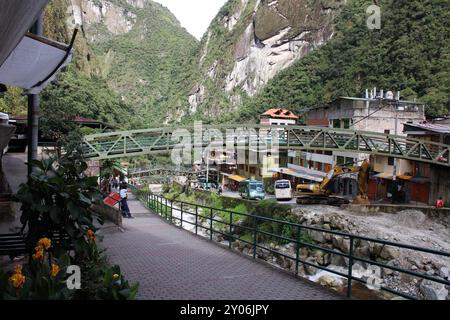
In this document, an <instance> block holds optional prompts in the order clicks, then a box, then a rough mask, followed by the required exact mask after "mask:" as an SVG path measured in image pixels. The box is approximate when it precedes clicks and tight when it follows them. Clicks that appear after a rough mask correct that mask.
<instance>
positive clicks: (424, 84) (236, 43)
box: [0, 0, 450, 128]
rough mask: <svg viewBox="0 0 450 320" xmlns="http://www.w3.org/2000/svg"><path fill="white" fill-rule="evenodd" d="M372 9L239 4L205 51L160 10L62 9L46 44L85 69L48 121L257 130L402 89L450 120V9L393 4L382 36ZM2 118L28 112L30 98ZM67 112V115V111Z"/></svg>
mask: <svg viewBox="0 0 450 320" xmlns="http://www.w3.org/2000/svg"><path fill="white" fill-rule="evenodd" d="M373 3H374V2H373V1H369V0H346V1H344V0H318V1H311V0H229V1H228V2H227V3H226V4H225V5H224V6H223V7H222V8H221V10H220V11H219V12H218V14H217V16H216V17H215V18H214V19H213V21H212V23H211V25H210V27H209V28H208V30H207V32H206V33H205V35H204V37H203V39H202V40H201V42H198V41H197V40H196V39H195V38H194V37H193V36H191V35H190V34H189V33H188V32H187V31H186V30H185V29H183V28H182V27H181V26H180V24H179V22H178V21H177V20H176V18H175V17H174V16H173V14H171V13H170V11H169V10H168V9H166V8H165V7H163V6H162V5H160V4H157V3H155V2H153V1H150V0H70V1H69V0H52V1H51V2H50V5H49V6H47V8H46V12H45V34H46V35H47V36H49V37H51V38H53V39H57V40H59V41H62V42H66V43H67V42H69V40H70V35H71V29H70V28H68V27H67V20H68V18H70V19H71V20H73V22H75V23H78V24H80V25H81V31H82V32H81V33H80V35H79V37H78V39H77V41H76V43H75V58H74V61H73V62H72V64H71V65H70V67H69V68H68V70H67V71H66V72H65V73H63V74H62V75H61V76H60V77H59V80H58V82H56V83H55V84H54V85H52V86H50V87H49V88H48V89H46V90H45V92H44V93H43V94H42V109H43V112H42V113H43V116H44V117H45V116H48V117H50V116H54V115H58V116H59V115H61V116H62V115H64V116H67V117H68V116H69V115H72V114H76V115H80V116H84V117H92V118H96V119H99V120H103V121H107V122H111V123H115V124H117V125H118V126H119V127H121V128H143V127H152V126H161V125H164V124H169V123H191V122H192V121H193V120H199V119H201V120H203V121H205V122H247V121H257V119H258V117H259V114H260V113H261V112H262V111H264V110H265V109H267V108H270V107H286V108H290V109H292V110H293V111H295V112H297V113H300V114H301V113H302V112H303V111H304V110H307V109H308V108H312V107H316V106H319V105H323V104H325V103H328V102H330V101H332V100H333V99H335V98H337V97H339V96H344V95H351V96H361V95H362V93H363V92H364V91H365V89H366V88H372V87H377V88H383V89H385V90H400V91H401V92H402V96H403V98H405V99H418V100H421V101H423V102H425V103H427V105H428V109H427V113H428V115H429V116H435V115H443V114H446V113H448V111H449V109H450V102H449V101H450V42H449V41H448V39H450V29H449V28H448V21H450V19H449V18H450V3H449V2H448V1H446V0H427V1H420V0H396V1H394V0H382V1H377V3H378V4H379V5H380V7H381V29H379V30H377V29H375V30H370V29H369V28H368V27H367V24H366V21H367V18H368V14H367V13H366V9H367V8H368V6H369V5H372V4H373ZM0 109H1V110H7V111H10V112H13V113H14V110H18V111H19V112H24V111H25V110H26V101H25V99H24V98H23V97H21V96H20V90H14V89H11V90H9V92H8V94H7V96H6V98H5V99H0ZM55 110H60V112H55Z"/></svg>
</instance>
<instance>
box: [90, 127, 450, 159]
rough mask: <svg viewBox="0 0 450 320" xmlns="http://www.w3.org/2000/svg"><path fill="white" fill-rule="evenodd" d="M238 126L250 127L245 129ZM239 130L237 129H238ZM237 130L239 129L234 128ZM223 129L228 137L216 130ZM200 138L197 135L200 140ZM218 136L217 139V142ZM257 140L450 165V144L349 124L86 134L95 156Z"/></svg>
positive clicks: (264, 144)
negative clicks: (188, 141) (189, 139)
mask: <svg viewBox="0 0 450 320" xmlns="http://www.w3.org/2000/svg"><path fill="white" fill-rule="evenodd" d="M237 128H242V129H245V130H243V133H239V132H237V131H239V130H237ZM179 129H183V130H185V133H186V134H190V135H191V136H193V137H196V136H197V135H198V140H199V141H198V143H197V142H196V143H195V145H194V146H188V145H185V144H182V143H181V142H182V141H181V138H180V137H177V135H176V134H174V133H176V132H177V130H179ZM234 130H237V131H236V132H234ZM230 131H233V132H234V133H230ZM214 132H216V133H219V132H220V133H221V134H222V141H219V140H218V141H216V140H215V138H214V137H215V134H214ZM194 140H196V139H194ZM213 140H214V143H213V142H212V141H213ZM251 140H255V141H257V142H258V145H259V146H260V147H262V148H263V149H267V150H271V149H272V148H274V149H275V150H301V151H305V150H322V151H339V152H351V153H355V152H357V153H365V154H372V155H380V156H389V157H395V158H398V159H406V160H413V161H419V162H425V163H433V164H437V165H442V166H447V167H450V145H447V144H441V143H436V142H432V141H428V140H423V139H413V138H408V137H404V136H396V135H389V134H384V133H377V132H364V131H355V130H347V129H331V128H321V127H307V126H264V125H232V124H230V125H220V126H219V125H216V126H203V127H202V128H201V130H199V132H196V127H182V128H180V127H164V128H154V129H147V130H134V131H121V132H111V133H103V134H94V135H87V136H85V137H84V138H83V144H82V150H83V155H84V157H85V158H90V159H93V160H103V159H113V158H121V157H131V156H139V155H147V154H159V153H170V152H171V151H172V150H181V149H183V148H184V147H189V148H190V147H208V146H211V147H215V148H219V149H220V148H224V150H226V148H227V147H228V145H229V144H231V145H234V146H235V147H247V148H250V144H251V143H250V141H251Z"/></svg>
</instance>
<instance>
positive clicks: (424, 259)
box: [218, 206, 450, 300]
mask: <svg viewBox="0 0 450 320" xmlns="http://www.w3.org/2000/svg"><path fill="white" fill-rule="evenodd" d="M293 213H295V215H297V216H298V217H299V221H300V222H301V223H302V224H304V225H307V226H313V227H317V228H322V229H325V230H332V231H340V232H346V233H351V234H355V235H359V236H363V237H364V236H367V237H370V238H375V239H380V240H385V241H390V242H394V243H404V244H408V245H413V246H418V247H423V248H429V249H434V250H438V251H446V252H449V251H450V233H449V230H448V229H447V228H446V227H445V226H444V225H442V224H440V223H439V222H437V221H433V220H431V219H429V218H427V217H426V216H425V215H424V214H423V213H421V212H420V211H414V210H408V211H404V212H399V213H398V214H383V213H377V214H371V215H367V214H364V215H363V214H358V213H355V212H348V211H345V210H341V209H339V208H334V207H327V206H308V207H302V208H295V209H293ZM309 239H310V240H309V241H310V243H311V244H314V245H317V246H320V247H321V248H325V249H329V250H333V251H335V252H337V253H341V254H348V253H349V248H350V240H349V239H348V238H345V237H342V236H339V235H334V234H329V233H325V232H316V231H310V232H309ZM218 240H219V241H220V240H221V239H218ZM260 245H262V246H264V247H267V248H270V249H272V250H275V251H278V252H281V253H283V254H284V255H286V256H289V257H292V258H293V259H289V258H287V257H283V256H282V255H278V254H274V253H272V252H270V251H268V250H263V249H260V248H258V249H257V257H258V258H259V259H262V260H264V261H267V262H269V263H271V264H273V265H275V266H277V267H280V268H283V269H285V270H289V271H290V272H293V273H295V272H296V265H295V257H296V251H297V248H296V245H295V244H293V243H291V244H287V245H284V246H280V245H276V244H274V243H265V244H260ZM233 248H235V249H236V250H238V251H240V252H242V253H243V254H248V255H253V248H252V246H251V245H249V244H246V243H244V242H242V241H236V242H234V243H233ZM299 253H300V258H301V260H302V261H305V262H307V263H310V264H311V265H318V266H322V267H326V268H328V269H331V270H333V271H336V272H339V273H341V274H343V275H346V274H347V273H348V267H349V259H348V258H346V257H345V256H342V255H339V254H330V253H327V252H324V251H321V250H316V249H310V248H305V247H301V248H300V250H299ZM354 254H355V256H356V257H358V258H361V259H365V260H369V261H374V262H378V263H384V264H387V265H388V266H391V267H394V268H401V269H405V270H409V271H412V272H417V273H419V274H424V275H427V276H431V277H435V278H438V279H442V280H447V281H450V259H449V258H445V257H441V256H437V255H433V254H428V253H420V252H417V251H412V250H409V249H403V248H397V247H394V246H388V245H383V244H379V243H375V242H369V241H365V240H355V248H354ZM298 272H299V275H300V276H303V277H305V278H308V279H310V280H312V281H315V282H318V283H320V284H322V285H324V286H327V287H329V288H331V289H333V290H336V291H339V292H345V290H346V287H347V279H346V278H345V277H342V276H339V275H336V274H334V273H331V272H326V271H323V270H320V269H319V268H314V267H312V266H310V265H306V264H300V266H299V270H298ZM353 276H354V277H356V278H358V279H360V280H361V284H362V285H358V286H355V287H356V288H359V289H358V290H357V291H358V292H357V293H356V294H355V297H358V294H359V296H361V297H371V298H381V299H397V298H398V296H395V295H393V294H390V293H388V292H386V291H384V290H383V291H380V290H378V289H377V288H379V287H380V286H382V287H386V288H389V289H391V290H395V291H397V292H401V293H403V294H407V295H410V296H414V297H416V298H419V299H427V300H446V299H449V295H448V290H449V287H448V286H445V285H443V284H439V283H437V282H433V281H430V280H423V279H421V278H419V277H416V276H412V275H408V274H405V273H401V272H399V271H396V270H392V269H389V268H386V267H385V268H377V267H376V266H375V265H373V264H368V263H366V262H359V261H358V262H355V263H354V264H353ZM354 283H357V281H354Z"/></svg>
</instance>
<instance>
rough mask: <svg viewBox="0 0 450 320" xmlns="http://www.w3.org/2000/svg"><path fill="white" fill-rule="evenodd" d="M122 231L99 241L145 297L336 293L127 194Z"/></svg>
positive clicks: (323, 296) (325, 296)
mask: <svg viewBox="0 0 450 320" xmlns="http://www.w3.org/2000/svg"><path fill="white" fill-rule="evenodd" d="M129 206H130V209H131V212H132V214H134V215H135V216H136V219H134V220H128V219H125V221H124V229H125V230H124V232H120V231H117V229H111V228H108V229H105V230H103V233H104V234H105V238H104V242H103V246H104V247H105V248H107V254H108V256H109V258H110V261H111V262H112V263H115V264H119V265H120V266H121V268H122V271H123V273H124V275H125V276H126V278H127V279H128V280H130V282H132V283H134V282H139V283H140V287H139V294H138V299H146V300H216V299H217V300H335V299H343V298H342V297H341V296H339V295H337V294H335V293H333V292H331V291H329V290H327V289H325V288H322V287H320V286H319V285H317V284H314V283H311V282H309V281H306V280H302V279H298V278H295V277H293V276H291V275H289V274H287V273H285V272H282V271H278V270H275V269H274V268H272V267H270V266H267V265H264V264H262V263H259V262H256V261H253V260H251V259H248V258H246V257H244V256H241V255H239V254H237V253H234V252H232V251H230V250H228V249H226V248H223V247H221V246H219V245H216V244H214V243H211V242H209V241H207V240H204V239H202V238H199V237H197V236H195V235H194V234H191V233H189V232H188V231H185V230H181V229H178V228H176V227H174V226H172V225H169V224H167V223H165V222H164V221H162V220H161V219H160V218H159V217H158V216H155V215H153V214H151V212H150V211H149V210H147V209H146V208H145V207H144V206H143V205H142V204H141V203H139V202H138V201H136V200H134V199H130V201H129Z"/></svg>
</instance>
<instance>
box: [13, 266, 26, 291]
mask: <svg viewBox="0 0 450 320" xmlns="http://www.w3.org/2000/svg"><path fill="white" fill-rule="evenodd" d="M14 272H15V273H14V275H12V276H11V277H10V278H9V282H11V284H12V285H13V287H14V288H22V287H23V284H24V283H25V280H26V277H25V276H24V275H23V274H22V266H21V265H17V266H16V268H15V269H14Z"/></svg>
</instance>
